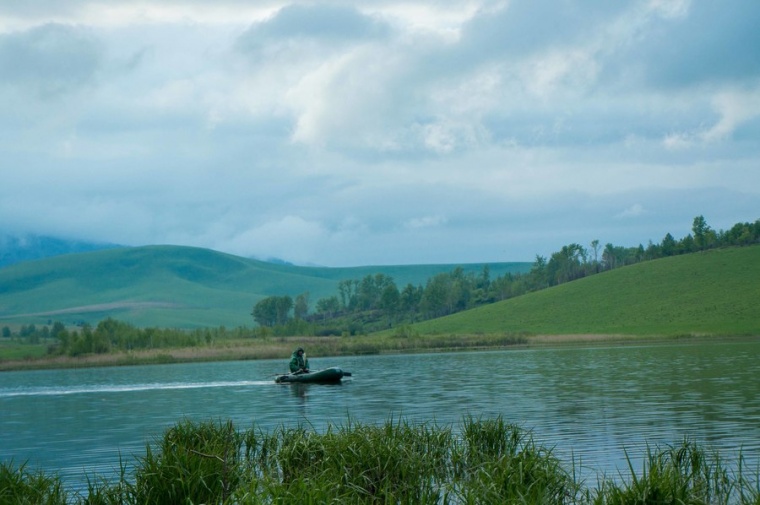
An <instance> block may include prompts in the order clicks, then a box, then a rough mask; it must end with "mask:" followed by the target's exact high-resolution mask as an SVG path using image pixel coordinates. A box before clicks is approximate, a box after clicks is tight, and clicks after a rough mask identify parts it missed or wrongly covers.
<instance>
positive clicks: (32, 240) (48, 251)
mask: <svg viewBox="0 0 760 505" xmlns="http://www.w3.org/2000/svg"><path fill="white" fill-rule="evenodd" d="M115 247H121V246H118V245H116V244H107V243H99V242H86V241H82V240H66V239H62V238H57V237H50V236H45V235H24V236H14V235H0V267H4V266H6V265H13V264H15V263H21V262H22V261H28V260H36V259H41V258H50V257H52V256H60V255H61V254H72V253H81V252H88V251H98V250H102V249H113V248H115Z"/></svg>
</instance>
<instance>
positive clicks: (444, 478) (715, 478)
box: [0, 417, 760, 505]
mask: <svg viewBox="0 0 760 505" xmlns="http://www.w3.org/2000/svg"><path fill="white" fill-rule="evenodd" d="M628 461H629V471H630V475H627V476H625V475H620V476H619V478H618V479H608V478H606V477H602V478H600V480H599V481H598V485H597V487H596V488H588V487H586V486H585V484H584V483H582V482H579V481H578V480H577V479H576V478H575V475H574V474H573V473H572V472H569V471H568V470H567V469H566V468H565V467H564V466H563V465H562V463H561V461H560V460H559V459H558V458H556V457H555V456H554V455H553V454H552V451H551V450H550V449H547V448H546V447H543V446H541V445H540V444H537V443H536V442H535V441H534V439H533V437H532V434H531V433H530V432H526V431H524V430H522V429H521V428H519V427H518V426H516V425H513V424H509V423H507V422H505V421H504V420H503V419H502V418H501V417H498V418H496V419H476V418H472V417H468V418H465V419H463V421H462V423H461V425H458V426H450V425H446V426H439V425H436V424H434V423H422V424H419V423H411V422H409V421H405V420H403V419H401V418H397V419H393V418H391V419H388V420H386V421H385V422H384V423H382V424H379V425H373V424H363V423H359V422H356V421H354V420H351V419H349V420H348V422H347V423H346V424H345V425H342V426H335V425H330V426H328V427H327V428H326V429H325V430H324V431H323V432H317V431H316V430H315V429H313V427H311V426H304V425H302V426H297V427H285V426H282V427H279V428H276V429H274V430H273V431H272V432H270V433H265V432H262V431H259V430H257V429H255V428H251V429H248V430H245V431H238V430H237V429H236V428H235V427H234V426H233V424H232V423H231V422H230V421H206V422H192V421H181V422H179V423H178V424H176V425H175V426H173V427H171V428H169V429H168V430H167V431H166V432H165V433H164V434H163V436H162V437H160V438H159V439H157V440H156V441H155V442H154V444H152V445H149V446H148V447H147V448H146V454H145V456H143V457H140V458H138V459H137V461H136V464H135V467H134V470H132V471H130V472H127V470H126V465H123V464H122V465H121V475H120V476H119V477H118V478H117V479H116V481H115V482H108V481H106V480H105V479H102V478H97V477H95V478H92V479H88V486H87V490H86V493H84V494H80V493H75V494H73V495H72V496H71V500H69V496H67V494H66V492H65V490H64V487H63V485H62V482H61V480H60V478H58V477H57V476H49V475H45V474H44V473H42V472H35V471H30V470H28V469H27V468H26V466H25V465H21V466H14V465H13V464H12V463H0V504H6V503H9V504H10V503H13V504H17V503H19V504H26V503H29V504H50V505H58V504H67V503H76V504H87V505H137V504H164V503H166V504H201V503H204V504H225V505H227V504H291V503H298V504H323V503H335V504H391V503H392V504H436V505H455V504H456V505H459V504H465V505H470V504H473V505H474V504H502V503H510V504H584V505H585V504H588V505H626V504H641V505H647V504H653V505H665V504H673V505H676V504H684V505H692V504H693V505H713V504H714V505H723V504H739V505H749V504H753V505H760V488H759V487H758V486H759V485H760V484H758V473H759V471H758V470H757V469H755V470H754V472H753V471H752V470H751V469H750V471H749V472H747V468H746V462H745V460H744V458H743V456H742V455H741V454H740V455H739V460H738V465H736V466H732V465H731V464H729V463H728V462H727V461H724V460H723V459H721V458H720V457H719V456H718V455H717V454H716V453H712V452H708V451H706V450H705V449H703V448H701V447H699V446H698V445H697V444H695V443H693V442H690V441H688V440H685V441H684V442H683V443H681V444H680V445H675V446H666V447H664V448H658V447H654V448H647V451H646V457H645V459H644V464H643V468H642V469H641V471H640V472H637V470H636V469H635V468H634V467H633V464H632V463H631V459H630V458H629V459H628Z"/></svg>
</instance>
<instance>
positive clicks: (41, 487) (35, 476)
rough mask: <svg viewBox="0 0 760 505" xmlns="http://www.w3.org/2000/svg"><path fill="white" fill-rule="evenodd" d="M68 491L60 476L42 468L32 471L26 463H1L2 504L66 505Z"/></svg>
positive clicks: (0, 491)
mask: <svg viewBox="0 0 760 505" xmlns="http://www.w3.org/2000/svg"><path fill="white" fill-rule="evenodd" d="M67 499H68V497H67V493H66V491H65V489H64V487H63V483H62V482H61V479H60V477H58V476H57V475H55V476H53V475H48V474H46V473H45V472H43V471H41V470H35V471H32V470H30V469H28V468H27V466H26V464H21V465H14V463H13V461H10V462H8V463H6V462H2V463H0V504H6V503H7V504H19V505H21V504H30V505H31V504H38V503H39V504H45V505H65V504H66V503H67Z"/></svg>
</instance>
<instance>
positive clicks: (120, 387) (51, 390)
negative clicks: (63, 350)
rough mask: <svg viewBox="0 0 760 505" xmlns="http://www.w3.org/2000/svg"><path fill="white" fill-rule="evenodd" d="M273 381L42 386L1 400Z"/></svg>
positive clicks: (0, 392) (7, 393)
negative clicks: (20, 397)
mask: <svg viewBox="0 0 760 505" xmlns="http://www.w3.org/2000/svg"><path fill="white" fill-rule="evenodd" d="M270 384H272V382H271V381H217V382H158V383H146V384H98V385H84V386H74V387H66V386H42V387H24V386H21V387H17V388H3V389H0V398H8V397H13V396H63V395H79V394H102V393H129V392H134V391H157V390H169V389H206V388H230V387H246V386H262V385H270Z"/></svg>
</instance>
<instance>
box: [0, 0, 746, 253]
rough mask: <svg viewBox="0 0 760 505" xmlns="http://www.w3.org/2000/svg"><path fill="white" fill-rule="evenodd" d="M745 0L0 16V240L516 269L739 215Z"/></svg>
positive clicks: (267, 6)
mask: <svg viewBox="0 0 760 505" xmlns="http://www.w3.org/2000/svg"><path fill="white" fill-rule="evenodd" d="M758 26H760V2H758V1H756V0H726V1H721V2H718V1H706V0H692V1H689V0H640V1H636V0H633V1H630V2H610V1H607V0H582V1H581V0H493V1H492V0H447V1H445V2H441V1H438V0H403V1H397V0H363V1H361V2H356V1H347V0H316V1H309V2H306V1H304V2H300V1H287V0H282V1H280V0H256V1H250V0H215V1H213V2H210V1H206V0H164V1H129V0H2V2H0V233H6V234H24V233H34V234H46V235H55V236H60V237H66V238H74V239H82V240H97V241H107V242H115V243H120V244H127V245H145V244H181V245H193V246H201V247H209V248H213V249H216V250H219V251H225V252H230V253H233V254H238V255H242V256H253V257H258V258H262V259H266V258H280V259H284V260H287V261H291V262H294V263H298V264H319V265H327V266H355V265H373V264H417V263H470V262H496V261H532V260H534V258H535V256H536V255H537V254H540V255H544V256H548V255H550V254H551V253H552V252H554V251H557V250H559V249H560V248H561V247H562V246H563V245H566V244H569V243H573V242H577V243H580V244H582V245H585V246H587V247H588V244H590V242H591V241H592V240H594V239H597V240H599V241H600V242H601V243H602V244H606V243H613V244H615V245H621V246H637V245H638V244H639V243H642V244H644V245H646V244H647V243H648V241H649V240H652V241H654V242H659V241H661V240H662V238H663V237H664V235H665V234H666V233H668V232H670V233H672V234H673V235H674V236H676V237H677V238H681V237H683V236H685V235H686V234H688V233H690V231H691V225H692V221H693V218H694V217H695V216H698V215H703V216H704V217H705V219H706V220H707V223H708V225H710V226H711V227H712V228H714V229H727V228H729V227H730V226H732V225H733V224H735V223H737V222H746V221H755V220H756V219H758V218H760V30H758V29H757V27H758Z"/></svg>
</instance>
